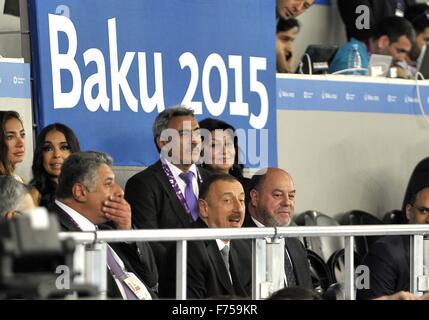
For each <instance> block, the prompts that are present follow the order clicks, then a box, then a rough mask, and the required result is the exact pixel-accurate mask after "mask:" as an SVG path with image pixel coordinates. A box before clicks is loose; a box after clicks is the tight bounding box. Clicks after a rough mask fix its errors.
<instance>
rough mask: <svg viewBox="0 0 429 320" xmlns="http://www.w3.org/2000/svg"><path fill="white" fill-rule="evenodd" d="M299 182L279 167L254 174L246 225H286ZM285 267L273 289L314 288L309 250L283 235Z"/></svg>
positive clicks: (293, 206) (292, 212) (288, 222)
mask: <svg viewBox="0 0 429 320" xmlns="http://www.w3.org/2000/svg"><path fill="white" fill-rule="evenodd" d="M295 194H296V190H295V186H294V183H293V180H292V177H291V176H290V175H289V173H287V172H286V171H284V170H282V169H278V168H268V169H264V170H262V171H260V172H258V173H256V174H255V175H254V176H253V177H252V182H251V189H250V201H249V203H248V206H247V210H248V214H246V220H245V225H244V226H245V227H286V226H288V225H289V224H290V223H291V221H292V218H293V215H294V210H295ZM280 243H281V245H282V246H284V250H282V253H283V255H284V256H283V258H281V261H282V263H283V268H281V272H280V273H279V274H278V276H277V277H276V281H275V283H274V284H273V289H274V290H278V289H281V288H282V287H284V286H287V287H303V288H307V289H312V282H311V276H310V265H309V261H308V258H307V253H306V251H305V249H304V247H303V245H302V244H301V242H300V241H299V240H298V239H296V238H282V239H280Z"/></svg>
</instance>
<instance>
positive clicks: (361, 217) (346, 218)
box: [338, 210, 383, 257]
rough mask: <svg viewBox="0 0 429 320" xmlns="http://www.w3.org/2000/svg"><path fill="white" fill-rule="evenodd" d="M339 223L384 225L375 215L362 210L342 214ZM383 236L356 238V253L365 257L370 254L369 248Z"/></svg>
mask: <svg viewBox="0 0 429 320" xmlns="http://www.w3.org/2000/svg"><path fill="white" fill-rule="evenodd" d="M338 221H339V222H340V224H341V225H378V224H383V221H381V220H380V219H378V218H377V217H375V216H374V215H372V214H370V213H368V212H365V211H361V210H352V211H348V212H345V213H344V214H342V215H341V216H340V217H339V218H338ZM380 237H381V236H371V237H367V236H361V237H355V251H356V252H357V253H358V254H359V255H360V256H361V257H364V256H365V255H366V253H367V252H368V248H369V247H370V246H371V244H372V243H374V242H375V241H377V240H378V239H379V238H380Z"/></svg>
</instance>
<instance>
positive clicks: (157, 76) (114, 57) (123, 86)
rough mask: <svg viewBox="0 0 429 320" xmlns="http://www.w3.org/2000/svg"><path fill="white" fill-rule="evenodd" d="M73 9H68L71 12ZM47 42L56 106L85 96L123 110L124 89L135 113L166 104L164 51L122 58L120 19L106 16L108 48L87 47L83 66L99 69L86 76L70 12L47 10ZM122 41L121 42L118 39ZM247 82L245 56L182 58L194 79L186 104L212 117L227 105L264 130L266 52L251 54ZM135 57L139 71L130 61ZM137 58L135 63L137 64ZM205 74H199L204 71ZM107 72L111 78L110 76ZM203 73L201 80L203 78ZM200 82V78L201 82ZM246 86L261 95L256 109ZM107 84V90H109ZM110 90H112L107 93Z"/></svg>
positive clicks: (90, 105) (89, 102) (94, 105)
mask: <svg viewBox="0 0 429 320" xmlns="http://www.w3.org/2000/svg"><path fill="white" fill-rule="evenodd" d="M68 14H70V12H68ZM48 20H49V21H48V22H49V42H50V49H51V50H50V52H51V66H52V86H53V87H52V89H53V105H54V109H67V108H74V107H75V106H77V105H78V103H79V101H80V100H81V97H82V96H83V99H84V102H85V104H84V105H85V106H86V108H87V109H88V110H89V111H91V112H96V111H99V110H100V109H101V110H103V111H105V112H110V111H116V112H117V111H121V108H124V104H122V106H121V101H120V98H121V94H122V96H123V97H124V99H125V102H126V103H125V105H126V106H127V108H129V109H130V110H132V111H133V112H138V111H139V109H141V110H143V111H144V112H146V113H151V112H153V111H155V109H156V111H157V112H161V111H163V110H164V109H165V103H164V81H163V56H162V53H161V52H154V53H153V57H148V55H147V54H146V52H134V51H126V52H125V54H124V56H123V59H122V60H120V58H119V55H118V35H117V32H116V18H111V19H108V21H107V34H108V53H106V52H102V51H101V50H100V49H99V48H88V49H86V50H85V51H84V52H83V61H84V63H85V67H87V66H88V65H89V64H91V65H94V66H96V72H95V73H93V74H91V75H90V76H88V77H87V78H86V79H83V77H82V70H81V69H80V67H79V65H78V63H77V59H78V58H80V57H77V52H78V44H79V35H78V33H77V31H76V28H75V26H74V24H73V22H72V20H70V19H69V18H68V17H67V16H62V15H55V14H49V15H48ZM60 34H61V37H62V38H63V37H64V35H65V36H66V38H67V43H68V46H67V50H66V52H62V51H64V50H60V41H59V39H60ZM119 42H120V41H119ZM149 58H150V59H152V58H153V68H154V70H153V73H151V74H153V77H154V84H155V85H154V90H153V92H152V93H150V92H149V88H148V82H149V80H148V75H149V72H148V70H147V59H149ZM248 59H249V61H248V62H249V71H250V78H249V83H244V81H243V57H242V56H239V55H228V56H227V58H224V57H222V56H220V55H219V54H217V53H211V54H209V55H208V56H207V57H206V59H205V61H203V63H201V62H199V61H197V59H196V57H195V55H194V54H193V53H192V52H184V53H182V54H181V55H180V57H179V64H180V67H181V69H182V70H183V69H189V71H190V79H189V83H188V86H187V90H186V92H185V93H184V97H183V100H182V101H181V103H180V104H182V105H186V106H188V107H190V108H192V109H193V110H194V111H195V114H197V115H199V114H203V105H204V106H206V108H207V111H208V113H209V114H210V115H211V116H213V117H218V116H220V115H221V114H222V113H223V112H224V111H225V109H226V107H227V106H228V105H229V112H228V114H229V115H232V116H244V117H248V118H249V124H250V126H251V127H253V128H255V129H262V128H264V127H265V125H266V124H267V121H268V111H269V96H268V91H267V88H266V87H265V84H264V83H263V82H261V81H260V80H259V79H258V73H260V72H263V71H266V70H267V58H266V57H254V56H250V57H249V58H248ZM134 62H137V68H134V69H136V70H133V68H132V65H135V63H134ZM133 63H134V64H133ZM228 70H230V71H233V73H234V77H233V81H231V80H230V79H228ZM133 72H134V73H137V74H138V94H137V93H136V92H133V91H132V89H131V87H130V84H129V82H128V79H127V76H128V75H129V73H133ZM214 72H216V73H217V74H218V76H219V81H220V83H219V84H220V94H219V96H218V97H217V99H214V98H213V95H212V92H211V90H212V89H211V85H210V77H211V74H212V73H214ZM64 73H68V74H69V75H70V77H69V78H71V88H70V89H69V90H68V91H66V89H65V88H64V87H63V85H64V83H63V81H62V80H63V78H62V75H64ZM200 73H201V76H200ZM108 75H109V76H110V78H108ZM200 78H201V80H200ZM199 81H201V83H199ZM199 86H200V87H201V88H202V96H203V97H202V98H203V101H197V100H195V94H196V90H197V88H198V87H199ZM229 86H233V91H234V93H235V100H234V101H230V102H229V104H228V103H227V98H228V92H229V91H230V88H229ZM244 88H249V91H250V93H252V94H256V95H257V96H258V97H259V101H260V104H259V105H258V106H259V110H258V112H257V113H253V112H251V111H250V109H249V103H248V102H246V101H244V98H243V97H244V95H243V91H244ZM108 89H109V90H108ZM108 92H111V94H110V95H109V94H108Z"/></svg>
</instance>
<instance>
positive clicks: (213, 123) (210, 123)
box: [198, 118, 244, 179]
mask: <svg viewBox="0 0 429 320" xmlns="http://www.w3.org/2000/svg"><path fill="white" fill-rule="evenodd" d="M198 124H199V125H200V129H206V130H208V131H215V130H216V129H221V130H231V131H232V132H234V133H235V128H234V127H233V126H232V125H230V124H229V123H226V122H225V121H222V120H217V119H213V118H206V119H203V120H201V121H200V122H199V123H198ZM201 138H202V139H204V137H203V136H202V137H201ZM234 149H235V157H234V163H233V165H232V167H231V169H229V174H230V175H232V176H234V177H236V178H238V179H241V178H243V168H244V165H243V164H242V163H240V161H239V153H240V148H239V147H238V138H237V135H236V134H234ZM201 166H202V167H203V168H206V169H210V168H209V166H208V165H207V164H206V163H202V164H201Z"/></svg>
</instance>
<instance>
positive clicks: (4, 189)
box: [0, 176, 35, 220]
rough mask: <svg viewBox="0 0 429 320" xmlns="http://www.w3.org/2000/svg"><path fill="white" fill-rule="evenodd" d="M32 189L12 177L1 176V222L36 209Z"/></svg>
mask: <svg viewBox="0 0 429 320" xmlns="http://www.w3.org/2000/svg"><path fill="white" fill-rule="evenodd" d="M34 208H35V206H34V202H33V199H32V198H31V196H30V189H29V188H28V187H27V186H26V185H24V184H22V183H21V182H19V181H18V180H16V179H15V178H14V177H12V176H0V220H3V219H9V218H12V217H14V216H16V215H18V214H21V213H27V212H29V211H31V209H34Z"/></svg>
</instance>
